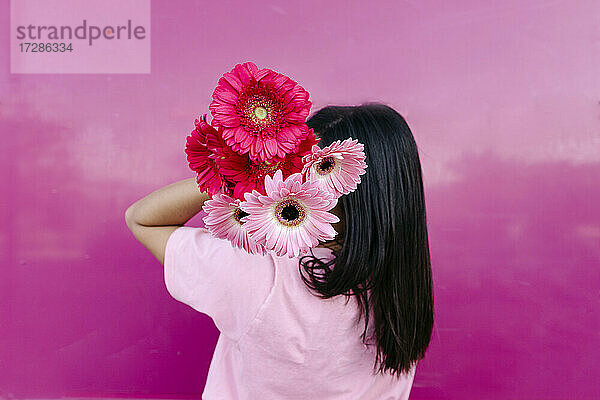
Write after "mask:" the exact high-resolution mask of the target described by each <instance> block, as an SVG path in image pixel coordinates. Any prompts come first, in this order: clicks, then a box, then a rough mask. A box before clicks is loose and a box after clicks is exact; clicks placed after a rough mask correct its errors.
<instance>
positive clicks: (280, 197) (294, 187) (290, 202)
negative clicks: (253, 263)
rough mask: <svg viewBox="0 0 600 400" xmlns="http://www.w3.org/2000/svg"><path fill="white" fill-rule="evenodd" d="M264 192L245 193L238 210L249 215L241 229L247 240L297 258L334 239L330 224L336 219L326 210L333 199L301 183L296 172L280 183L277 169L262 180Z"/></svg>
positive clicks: (313, 183)
mask: <svg viewBox="0 0 600 400" xmlns="http://www.w3.org/2000/svg"><path fill="white" fill-rule="evenodd" d="M265 190H266V193H267V195H266V196H265V195H262V194H260V193H259V192H257V191H256V190H254V191H252V193H246V195H245V198H246V201H243V202H241V203H240V207H241V209H242V210H244V211H245V212H247V213H248V216H246V217H245V219H244V220H245V223H244V227H245V228H246V230H247V231H248V232H249V233H250V237H252V238H253V239H254V240H255V241H256V242H257V243H259V244H262V245H263V246H264V247H265V248H266V249H267V250H272V251H274V252H275V253H276V254H277V255H278V256H284V255H287V256H288V257H296V256H298V255H299V254H302V253H304V252H306V251H307V250H308V249H309V248H311V247H314V246H316V245H317V244H318V243H319V241H327V240H331V239H333V238H334V237H335V235H336V231H335V230H334V229H333V227H332V226H331V224H332V223H335V222H339V218H338V217H337V216H335V215H334V214H331V213H329V212H328V211H329V210H331V209H332V208H333V207H334V206H335V204H336V199H335V198H334V197H333V195H332V194H331V193H329V192H327V191H324V190H322V189H321V188H320V187H319V186H318V185H317V184H316V183H315V182H311V181H307V182H302V174H299V173H296V174H292V175H290V176H289V177H288V178H287V179H286V180H283V175H282V172H281V170H278V171H277V172H276V173H275V175H273V178H271V177H270V176H267V177H266V178H265Z"/></svg>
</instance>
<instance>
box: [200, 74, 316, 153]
mask: <svg viewBox="0 0 600 400" xmlns="http://www.w3.org/2000/svg"><path fill="white" fill-rule="evenodd" d="M308 97H309V94H308V92H307V91H306V90H304V88H302V87H301V86H300V85H298V84H297V83H296V82H294V81H293V80H291V79H290V78H288V77H287V76H285V75H282V74H279V73H277V72H274V71H272V70H270V69H266V68H263V69H261V70H259V69H258V67H257V66H256V65H255V64H254V63H251V62H247V63H244V64H238V65H236V66H235V67H234V68H233V69H232V70H231V72H228V73H225V74H224V75H223V76H222V77H221V78H220V79H219V83H218V86H217V87H216V89H215V91H214V92H213V101H212V103H211V104H210V106H209V108H210V111H211V113H212V115H213V125H214V126H215V127H219V128H222V135H223V139H225V142H226V143H227V144H228V145H229V146H230V147H231V148H232V150H233V151H235V152H238V153H240V154H246V153H249V156H250V159H251V160H252V161H254V162H257V163H259V162H264V161H272V160H273V159H274V158H275V157H279V158H280V159H283V158H285V156H286V154H287V153H290V152H292V151H293V150H294V149H295V148H296V146H297V145H298V144H299V143H300V141H301V140H302V138H304V137H305V136H306V134H307V132H308V126H307V125H306V122H305V121H306V117H308V113H309V111H310V107H311V102H310V101H309V100H308Z"/></svg>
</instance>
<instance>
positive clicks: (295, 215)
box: [275, 198, 306, 226]
mask: <svg viewBox="0 0 600 400" xmlns="http://www.w3.org/2000/svg"><path fill="white" fill-rule="evenodd" d="M275 216H276V217H277V221H279V223H281V224H282V225H285V226H298V225H300V224H301V223H302V221H304V218H305V217H306V212H305V211H304V207H303V206H302V204H301V203H300V202H299V201H298V200H296V199H293V198H287V199H285V200H283V201H281V202H279V204H277V206H276V207H275Z"/></svg>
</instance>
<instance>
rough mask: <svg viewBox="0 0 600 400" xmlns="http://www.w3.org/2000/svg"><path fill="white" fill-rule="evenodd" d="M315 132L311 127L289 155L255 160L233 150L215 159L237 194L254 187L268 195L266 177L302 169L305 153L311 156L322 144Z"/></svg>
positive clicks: (290, 173) (241, 196) (236, 195)
mask: <svg viewBox="0 0 600 400" xmlns="http://www.w3.org/2000/svg"><path fill="white" fill-rule="evenodd" d="M318 141H319V139H317V138H316V136H315V134H314V131H313V130H312V129H311V130H310V131H309V132H308V133H307V135H306V137H305V138H304V139H302V141H301V142H300V143H299V144H298V146H297V149H295V152H293V153H288V154H287V155H286V156H285V158H283V159H281V158H279V157H276V158H274V159H273V160H272V161H270V162H269V161H264V162H254V161H252V160H251V159H250V157H249V155H248V154H238V153H235V152H233V151H229V153H222V156H221V157H218V158H216V159H215V162H216V165H217V167H218V169H219V172H220V173H221V174H222V175H223V177H224V178H225V179H226V180H227V181H229V182H232V183H234V184H235V187H234V189H233V197H234V198H236V199H243V198H244V193H248V192H251V191H253V190H256V191H258V192H259V193H261V194H265V177H266V176H273V174H274V173H275V172H276V171H278V170H281V172H282V174H283V178H284V179H285V178H287V177H288V176H290V175H292V174H294V173H297V172H301V171H302V168H303V167H304V163H303V161H302V158H303V156H305V155H310V154H311V149H312V147H313V146H314V145H316V144H317V143H318Z"/></svg>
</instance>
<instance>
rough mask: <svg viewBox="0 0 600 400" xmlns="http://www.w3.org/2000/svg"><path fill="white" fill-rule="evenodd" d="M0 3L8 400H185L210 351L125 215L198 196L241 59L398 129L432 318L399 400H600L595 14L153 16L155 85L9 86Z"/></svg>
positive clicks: (599, 9)
mask: <svg viewBox="0 0 600 400" xmlns="http://www.w3.org/2000/svg"><path fill="white" fill-rule="evenodd" d="M0 4H1V9H0V26H2V29H1V30H0V47H1V51H2V54H3V55H4V56H3V57H2V58H1V61H0V132H1V133H2V145H1V146H0V149H1V150H0V151H1V154H0V177H1V181H0V182H1V183H0V185H1V186H0V190H1V193H2V200H1V201H0V204H2V209H1V214H0V220H1V221H2V228H1V234H0V252H1V254H2V261H1V264H0V398H10V397H17V398H23V397H28V398H33V397H36V398H40V397H44V398H56V397H60V396H100V397H102V396H104V397H195V398H199V397H200V393H201V391H202V388H203V385H204V381H205V376H206V372H207V368H208V365H209V362H210V358H211V354H212V350H213V347H214V344H215V341H216V337H217V331H216V330H215V328H214V326H213V325H212V322H211V321H210V319H209V318H208V317H206V316H204V315H202V314H199V313H197V312H195V311H194V310H192V309H191V308H188V307H187V306H185V305H183V304H181V303H178V302H176V301H175V300H173V299H172V298H170V297H169V295H168V293H167V291H166V289H165V286H164V283H163V275H162V269H161V266H160V264H159V263H158V262H157V261H156V260H155V259H154V258H153V257H152V256H151V254H150V253H149V252H148V251H147V250H145V249H144V248H143V247H142V246H141V245H140V244H138V243H137V242H136V241H135V240H134V238H133V237H132V235H131V234H130V233H129V231H128V229H127V227H126V225H125V222H124V218H123V214H124V211H125V209H126V208H127V206H128V205H129V204H131V203H132V202H134V201H135V200H137V199H138V198H140V197H142V196H144V195H146V194H147V193H149V192H150V191H152V190H154V189H156V188H158V187H160V186H161V185H165V184H167V183H170V182H172V181H175V180H179V179H183V178H187V177H191V176H193V175H191V173H190V171H188V169H187V165H186V161H185V156H184V153H183V148H184V143H185V136H186V135H187V134H188V132H189V131H190V129H191V128H192V127H193V120H194V118H195V117H196V116H197V115H198V114H200V113H203V112H205V111H206V110H207V106H208V103H209V100H210V94H211V92H212V89H213V88H214V86H215V84H216V81H217V78H218V77H219V76H220V74H222V73H223V72H224V71H226V70H229V69H230V68H231V67H232V66H233V65H234V64H235V63H237V62H241V61H247V60H253V61H255V62H256V63H257V64H258V65H259V66H265V67H271V68H274V69H276V70H278V71H281V72H284V73H287V74H289V75H291V76H292V77H293V78H295V79H296V80H297V81H299V82H300V83H301V84H302V85H303V86H304V87H305V88H306V89H307V90H308V91H309V92H310V93H311V95H312V100H313V102H314V105H315V107H314V109H315V110H316V109H317V108H318V107H321V106H323V105H326V104H355V103H360V102H362V101H366V100H376V101H384V102H387V103H389V104H390V105H392V106H394V107H395V108H396V109H398V110H399V111H400V112H401V113H402V114H403V115H404V116H405V117H406V119H407V120H408V122H409V124H410V126H411V127H412V129H413V132H414V135H415V137H416V140H417V143H418V144H419V148H420V151H421V158H422V163H423V168H424V174H425V177H424V179H425V186H426V192H427V193H426V195H427V206H428V217H429V226H430V240H431V251H432V261H433V268H434V274H435V289H436V291H435V295H436V318H437V319H436V326H435V331H434V336H433V340H432V344H431V347H430V350H429V352H428V355H427V357H426V359H425V360H424V361H423V362H422V363H421V365H420V366H419V368H418V371H417V376H416V380H415V384H414V387H413V392H412V397H411V398H412V399H471V398H486V399H515V398H522V399H533V398H536V399H537V398H544V399H567V398H568V399H591V398H598V397H600V380H599V379H598V376H600V366H599V364H598V360H599V359H600V338H599V335H598V332H599V330H600V315H599V309H600V300H599V288H600V273H599V267H600V207H598V204H600V186H599V184H598V182H599V181H600V73H599V71H600V3H599V2H598V1H594V0H584V1H577V2H567V1H539V0H532V1H528V2H524V1H515V0H511V1H503V2H494V4H492V2H482V1H475V0H472V1H453V2H448V1H441V0H440V1H403V2H400V1H385V2H383V1H382V2H380V3H377V5H375V3H370V2H361V3H359V2H355V1H352V2H347V1H335V2H334V1H329V2H316V1H315V2H312V1H311V2H308V1H286V2H281V3H274V2H273V3H263V4H259V3H254V2H242V1H240V2H229V1H214V2H208V1H207V2H192V1H153V2H152V22H151V24H152V73H151V74H147V75H101V74H100V75H10V74H9V72H8V71H9V59H8V53H9V49H8V46H9V36H8V25H9V21H8V16H9V12H8V1H7V0H2V1H1V3H0Z"/></svg>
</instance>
